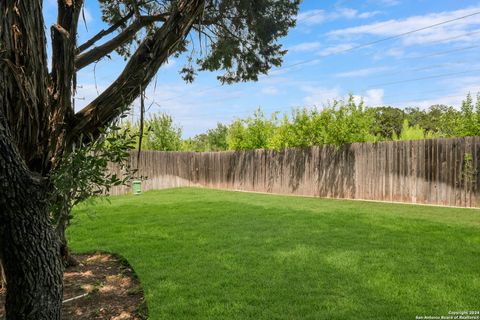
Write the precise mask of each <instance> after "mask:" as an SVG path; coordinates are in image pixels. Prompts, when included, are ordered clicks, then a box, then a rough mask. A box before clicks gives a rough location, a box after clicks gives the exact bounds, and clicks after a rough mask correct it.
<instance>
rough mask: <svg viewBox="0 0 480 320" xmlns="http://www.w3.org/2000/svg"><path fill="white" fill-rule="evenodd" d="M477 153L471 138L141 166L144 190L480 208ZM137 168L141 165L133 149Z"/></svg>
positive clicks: (118, 190) (151, 160) (205, 156)
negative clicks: (190, 188)
mask: <svg viewBox="0 0 480 320" xmlns="http://www.w3.org/2000/svg"><path fill="white" fill-rule="evenodd" d="M479 154H480V137H467V138H454V139H431V140H418V141H389V142H379V143H354V144H351V145H347V146H344V147H341V148H336V147H334V146H320V147H309V148H302V149H300V148H295V149H285V150H280V151H276V150H250V151H227V152H203V153H194V152H159V151H143V152H142V153H141V156H140V161H139V163H138V168H139V175H142V176H146V177H147V179H146V180H145V181H143V183H142V187H143V189H144V190H149V189H162V188H172V187H185V186H202V187H208V188H219V189H229V190H244V191H255V192H269V193H279V194H296V195H307V196H318V197H328V198H344V199H366V200H380V201H398V202H409V203H425V204H438V205H448V206H460V207H480V192H479V191H478V190H479V187H480V174H479V169H480V160H479ZM131 164H132V165H133V166H134V167H136V166H137V153H136V152H133V151H132V154H131ZM111 170H112V172H117V173H118V169H117V168H115V167H113V166H111ZM128 192H130V188H129V187H115V188H113V190H112V191H111V194H113V195H119V194H125V193H128Z"/></svg>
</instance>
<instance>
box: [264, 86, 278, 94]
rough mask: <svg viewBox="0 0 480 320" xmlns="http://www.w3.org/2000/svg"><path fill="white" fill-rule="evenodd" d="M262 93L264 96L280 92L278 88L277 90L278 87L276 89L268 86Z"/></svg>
mask: <svg viewBox="0 0 480 320" xmlns="http://www.w3.org/2000/svg"><path fill="white" fill-rule="evenodd" d="M261 92H262V93H263V94H268V95H276V94H278V93H279V92H280V91H279V90H278V88H276V87H274V86H268V87H265V88H262V90H261Z"/></svg>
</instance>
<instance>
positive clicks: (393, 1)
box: [371, 0, 401, 7]
mask: <svg viewBox="0 0 480 320" xmlns="http://www.w3.org/2000/svg"><path fill="white" fill-rule="evenodd" d="M371 2H376V3H377V4H380V5H384V6H389V7H392V6H396V5H399V4H400V3H401V1H400V0H372V1H371Z"/></svg>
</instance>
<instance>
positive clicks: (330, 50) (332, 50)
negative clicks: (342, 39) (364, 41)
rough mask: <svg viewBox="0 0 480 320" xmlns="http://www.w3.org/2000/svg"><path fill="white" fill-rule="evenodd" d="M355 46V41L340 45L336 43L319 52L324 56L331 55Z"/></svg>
mask: <svg viewBox="0 0 480 320" xmlns="http://www.w3.org/2000/svg"><path fill="white" fill-rule="evenodd" d="M353 47H355V44H353V43H342V44H339V45H335V46H331V47H328V48H325V49H324V50H322V51H321V52H319V55H320V56H322V57H324V56H329V55H332V54H336V53H341V52H343V51H346V50H350V49H352V48H353Z"/></svg>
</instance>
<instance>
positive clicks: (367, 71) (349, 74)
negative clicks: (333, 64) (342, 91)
mask: <svg viewBox="0 0 480 320" xmlns="http://www.w3.org/2000/svg"><path fill="white" fill-rule="evenodd" d="M389 69H390V68H388V67H374V68H364V69H356V70H351V71H345V72H340V73H337V74H335V76H336V77H340V78H354V77H365V76H369V75H372V74H376V73H379V72H382V71H386V70H389Z"/></svg>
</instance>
